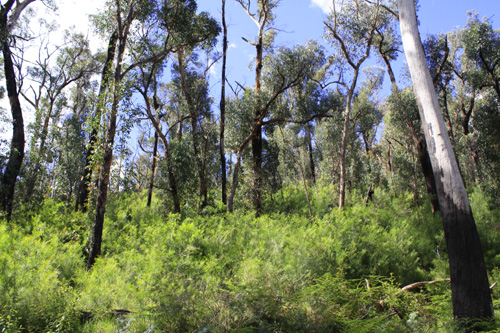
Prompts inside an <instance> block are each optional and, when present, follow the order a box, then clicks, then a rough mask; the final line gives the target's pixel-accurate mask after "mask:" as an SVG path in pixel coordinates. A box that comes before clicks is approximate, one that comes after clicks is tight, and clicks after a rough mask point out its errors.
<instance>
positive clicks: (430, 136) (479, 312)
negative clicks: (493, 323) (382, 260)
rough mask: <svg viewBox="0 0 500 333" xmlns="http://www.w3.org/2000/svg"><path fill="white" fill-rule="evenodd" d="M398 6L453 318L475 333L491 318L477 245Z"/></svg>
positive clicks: (406, 16)
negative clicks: (430, 176) (439, 218)
mask: <svg viewBox="0 0 500 333" xmlns="http://www.w3.org/2000/svg"><path fill="white" fill-rule="evenodd" d="M397 4H398V9H399V22H400V27H401V36H402V40H403V46H404V50H405V55H406V59H407V61H408V66H409V68H410V73H411V76H412V81H413V88H414V91H415V96H416V98H417V102H418V104H419V105H420V117H421V119H422V124H423V128H424V134H425V138H426V141H427V145H428V147H429V155H430V157H431V163H432V168H433V171H434V176H435V180H436V186H437V193H438V199H439V206H440V209H441V215H442V220H443V227H444V233H445V239H446V244H447V249H448V258H449V263H450V278H451V292H452V304H453V315H454V317H455V318H456V319H459V320H461V323H462V324H463V325H464V326H465V328H466V330H467V331H473V330H477V329H480V328H481V325H480V323H479V322H477V320H484V319H486V320H488V319H493V317H494V312H493V303H492V299H491V291H490V288H489V284H488V276H487V272H486V266H485V263H484V258H483V253H482V249H481V242H480V239H479V235H478V232H477V229H476V225H475V222H474V217H473V215H472V210H471V208H470V204H469V199H468V197H467V192H466V191H465V186H464V183H463V181H462V177H461V175H460V171H459V169H458V164H457V161H456V159H455V155H454V153H453V149H452V146H451V142H450V139H449V136H448V133H447V129H446V126H445V124H444V120H443V117H442V114H441V111H440V106H439V102H438V99H437V94H436V91H435V90H434V87H433V82H432V78H431V76H430V73H429V69H428V68H427V63H426V59H425V54H424V51H423V47H422V43H421V40H420V36H419V32H418V25H417V15H416V10H415V3H414V1H413V0H398V2H397Z"/></svg>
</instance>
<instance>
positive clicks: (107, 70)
mask: <svg viewBox="0 0 500 333" xmlns="http://www.w3.org/2000/svg"><path fill="white" fill-rule="evenodd" d="M117 43H118V31H114V32H113V34H112V35H111V37H110V38H109V42H108V53H107V56H106V62H105V64H104V67H103V69H102V74H101V86H100V88H99V95H98V105H97V106H96V108H95V111H94V112H95V119H96V121H97V122H98V123H99V122H100V119H101V115H102V110H101V108H100V106H99V104H100V103H102V102H103V99H104V95H105V93H106V90H107V89H108V85H109V79H110V76H111V72H112V68H113V61H114V59H115V54H116V45H117ZM98 134H99V130H98V126H97V125H94V127H93V128H92V131H91V133H90V138H89V143H88V146H87V152H86V154H85V168H84V171H83V176H82V180H81V182H80V187H79V189H78V194H77V197H76V204H75V211H78V210H79V209H80V207H81V210H82V211H83V212H86V211H87V201H88V198H89V194H90V190H89V186H90V182H91V180H92V166H91V164H92V159H93V155H94V146H95V143H96V142H97V136H98Z"/></svg>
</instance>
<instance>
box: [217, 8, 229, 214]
mask: <svg viewBox="0 0 500 333" xmlns="http://www.w3.org/2000/svg"><path fill="white" fill-rule="evenodd" d="M221 15H222V34H223V35H222V73H221V75H222V77H221V88H220V90H221V93H220V104H219V111H220V130H219V150H220V161H221V197H222V203H223V204H225V205H226V204H227V170H226V150H225V140H224V129H225V126H226V64H227V45H228V42H227V23H226V0H222V11H221Z"/></svg>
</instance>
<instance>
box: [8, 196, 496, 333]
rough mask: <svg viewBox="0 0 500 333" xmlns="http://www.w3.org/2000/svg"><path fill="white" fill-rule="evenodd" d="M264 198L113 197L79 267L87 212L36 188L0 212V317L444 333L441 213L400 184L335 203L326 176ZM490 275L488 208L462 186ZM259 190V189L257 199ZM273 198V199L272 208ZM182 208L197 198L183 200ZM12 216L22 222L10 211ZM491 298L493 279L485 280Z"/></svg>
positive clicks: (170, 326)
mask: <svg viewBox="0 0 500 333" xmlns="http://www.w3.org/2000/svg"><path fill="white" fill-rule="evenodd" d="M309 191H310V194H311V199H312V205H313V213H314V215H315V217H314V218H313V219H310V218H309V217H308V213H307V211H304V210H302V208H300V207H305V205H304V203H305V198H304V195H303V188H302V187H296V188H295V187H293V186H289V187H285V188H283V189H282V195H280V194H276V195H275V196H274V197H273V200H274V206H273V207H274V208H273V212H269V215H264V216H261V217H259V218H255V217H254V216H253V213H244V212H242V211H238V212H236V213H234V214H227V213H224V212H222V210H219V211H218V210H216V209H212V210H207V211H206V212H205V214H204V215H198V214H191V213H189V212H186V213H185V214H184V216H181V215H177V214H170V215H168V216H165V215H164V214H163V213H162V207H161V204H160V201H159V200H157V199H155V200H154V201H153V205H152V207H150V208H148V207H146V205H145V201H146V193H129V194H124V195H119V196H112V197H111V198H110V203H109V205H108V210H107V215H106V221H105V229H104V244H103V255H102V257H100V258H99V259H98V260H97V262H96V264H95V265H94V267H93V268H92V270H91V271H86V270H85V262H86V260H85V250H84V249H85V246H86V241H87V240H86V237H87V235H88V232H89V222H88V221H87V219H86V217H85V216H84V215H82V214H81V213H72V212H71V211H69V210H68V209H67V208H66V207H65V206H64V205H63V204H59V203H56V202H53V201H49V200H47V201H46V202H45V203H44V205H42V207H41V208H40V210H39V212H38V213H36V214H34V215H33V216H32V217H29V216H28V215H27V214H26V215H23V216H21V215H18V216H17V217H16V218H17V219H18V220H17V221H16V224H17V225H18V226H14V225H12V224H7V223H6V222H5V221H4V222H2V223H1V224H0V288H1V290H2V293H0V303H1V304H2V307H1V308H0V327H1V328H2V329H4V330H5V331H8V332H14V331H18V330H27V331H35V332H36V331H65V332H74V331H83V332H95V331H101V332H116V331H133V332H137V331H148V332H152V331H156V330H163V331H178V332H186V331H195V330H205V331H208V332H220V331H233V330H240V331H252V330H267V331H285V332H303V331H315V332H321V331H332V332H388V331H390V332H415V331H440V332H452V331H454V330H455V329H456V327H455V326H453V325H451V318H452V314H451V299H450V291H449V284H448V283H447V282H440V283H437V284H433V285H424V286H421V287H418V288H415V289H412V290H409V291H406V292H399V288H400V287H402V286H404V285H407V284H409V283H413V282H418V281H425V280H431V279H441V278H446V277H447V276H448V273H447V263H446V247H445V246H444V244H443V236H442V231H441V229H442V228H441V225H440V219H439V218H438V217H436V216H433V215H432V214H431V213H430V208H429V207H428V206H424V207H415V206H414V204H413V200H412V197H411V195H408V194H407V195H403V196H400V197H394V196H393V195H391V194H389V193H385V192H383V191H376V192H375V195H374V201H373V202H372V203H370V204H364V203H356V202H364V201H363V198H362V197H361V196H359V195H356V194H352V197H351V198H350V199H349V202H351V203H352V204H350V205H349V206H347V207H346V209H345V210H343V211H340V212H339V211H338V209H337V208H333V209H331V208H330V207H328V205H327V204H326V203H327V202H331V200H330V201H328V200H327V197H328V196H329V194H330V193H331V191H332V189H331V187H321V186H318V188H317V189H315V188H309ZM471 199H472V206H473V210H474V212H475V216H476V220H477V223H478V229H479V232H480V234H481V237H482V241H483V246H484V249H485V253H486V261H487V265H488V268H489V271H490V273H491V279H492V281H496V280H497V279H498V278H499V276H500V274H499V272H498V269H497V268H495V267H497V258H496V255H495V249H497V248H498V246H499V244H497V243H498V241H497V240H496V239H495V236H494V233H493V232H492V230H495V229H494V228H496V223H497V222H496V221H498V216H499V214H500V213H499V212H497V210H495V209H491V206H490V205H489V198H488V196H487V195H486V194H485V193H484V192H482V191H481V190H475V191H474V192H473V193H472V195H471ZM269 200H270V199H269ZM278 209H280V211H278ZM193 211H196V210H195V209H194V210H193ZM21 219H24V220H25V221H24V223H22V224H21V223H20V221H21ZM493 292H494V294H493V295H494V298H495V307H497V306H498V304H497V303H498V301H496V299H497V298H498V295H497V294H498V291H497V290H495V289H494V290H493Z"/></svg>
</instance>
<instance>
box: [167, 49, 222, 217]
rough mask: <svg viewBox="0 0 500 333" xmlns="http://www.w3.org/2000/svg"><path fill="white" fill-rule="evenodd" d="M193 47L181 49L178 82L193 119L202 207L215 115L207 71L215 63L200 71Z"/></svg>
mask: <svg viewBox="0 0 500 333" xmlns="http://www.w3.org/2000/svg"><path fill="white" fill-rule="evenodd" d="M189 51H190V50H189V49H187V48H184V47H179V48H178V49H177V64H176V66H175V68H176V71H175V73H174V82H175V83H176V85H177V86H178V87H179V89H180V91H181V92H182V96H183V99H184V102H185V104H186V107H187V110H188V113H189V116H190V120H191V128H190V133H191V138H192V147H193V153H194V159H195V162H196V166H197V173H198V183H199V195H200V209H203V208H205V207H206V206H207V204H208V179H207V171H208V170H207V168H208V165H207V164H208V151H209V146H210V144H211V142H210V136H211V135H210V123H211V119H212V113H211V99H210V97H209V94H208V92H209V91H208V80H207V74H208V72H209V69H210V67H211V66H212V65H213V63H209V64H207V65H208V66H207V68H205V69H204V70H203V71H200V70H199V68H200V67H203V66H200V65H199V64H198V65H197V62H198V58H199V55H198V54H196V53H194V52H192V51H191V52H190V53H187V52H189ZM216 60H217V59H214V61H216ZM190 64H191V66H190ZM193 65H194V66H193Z"/></svg>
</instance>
